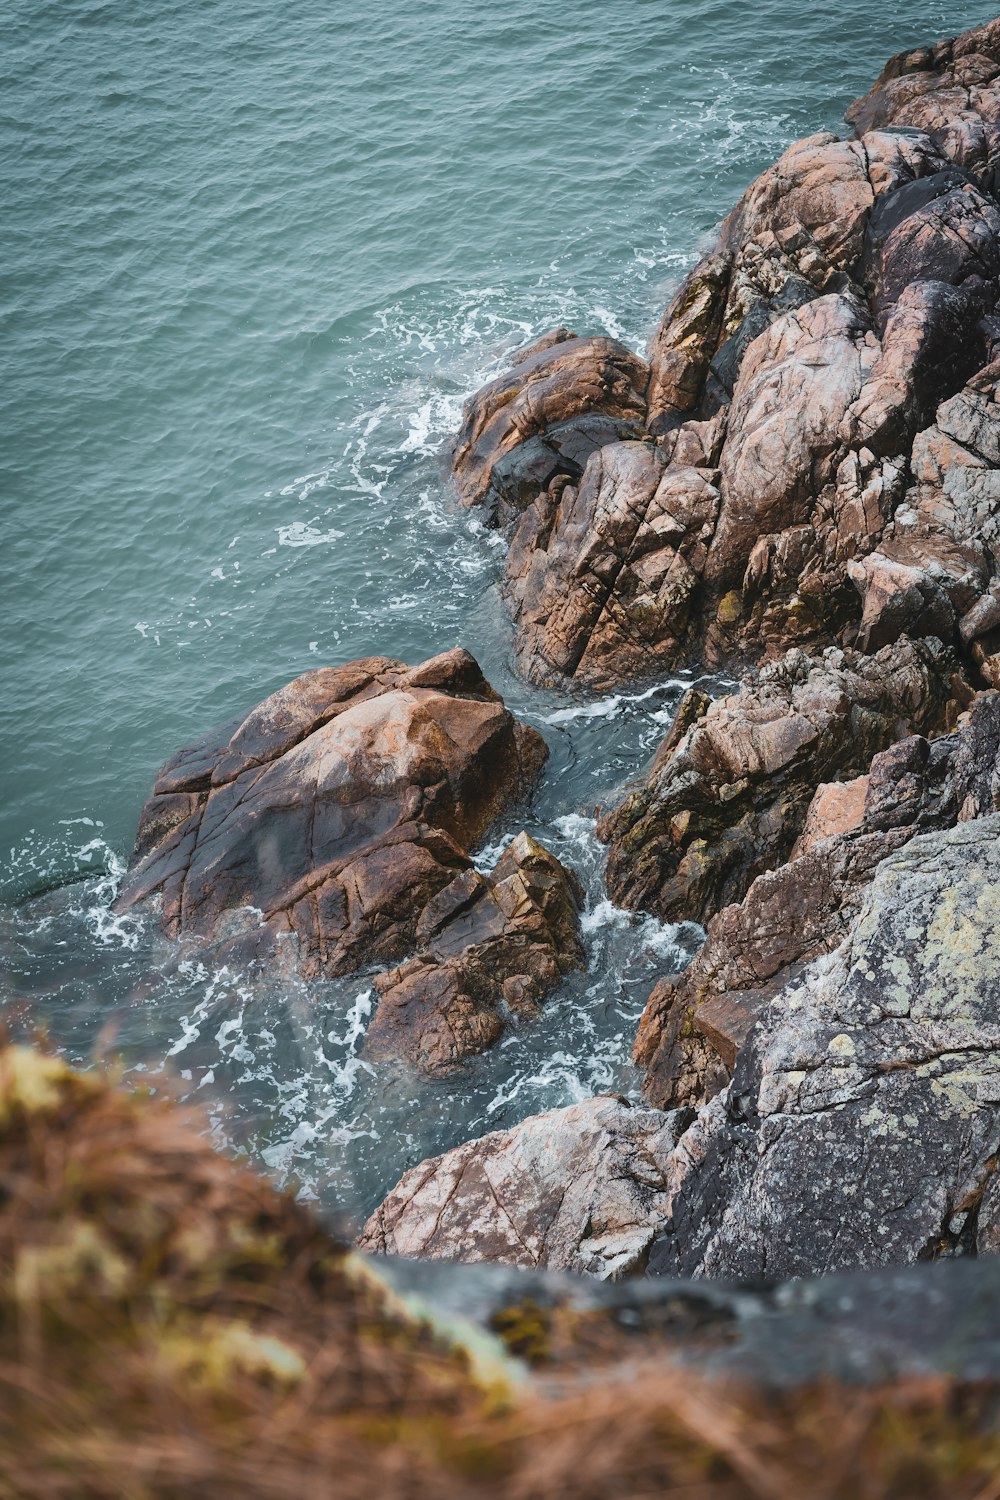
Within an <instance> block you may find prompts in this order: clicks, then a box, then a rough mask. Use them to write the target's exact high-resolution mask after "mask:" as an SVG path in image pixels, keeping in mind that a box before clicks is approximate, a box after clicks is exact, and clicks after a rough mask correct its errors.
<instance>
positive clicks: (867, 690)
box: [598, 639, 965, 925]
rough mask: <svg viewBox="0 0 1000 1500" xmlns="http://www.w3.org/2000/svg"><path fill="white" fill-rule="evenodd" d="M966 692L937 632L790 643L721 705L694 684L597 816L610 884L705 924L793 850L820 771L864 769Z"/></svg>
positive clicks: (644, 903)
mask: <svg viewBox="0 0 1000 1500" xmlns="http://www.w3.org/2000/svg"><path fill="white" fill-rule="evenodd" d="M964 692H965V689H964V685H963V684H962V683H961V681H960V680H958V679H957V678H956V677H955V674H954V661H953V659H952V657H951V655H950V653H949V652H948V651H947V650H945V649H944V648H943V647H942V646H941V645H940V643H939V642H938V641H936V640H933V639H930V640H926V641H916V642H914V641H910V640H909V639H901V640H899V641H897V642H895V643H894V644H893V645H892V646H889V647H886V648H884V649H883V650H882V651H880V652H878V653H877V654H876V655H875V656H872V657H866V656H861V655H860V654H858V653H856V652H844V651H840V650H838V649H836V648H831V649H829V650H828V651H827V652H826V653H825V654H824V655H823V656H820V657H809V656H807V655H806V654H805V653H804V652H802V651H799V650H793V651H790V652H789V653H788V654H787V655H786V656H785V657H784V658H783V659H782V660H781V661H778V662H773V663H770V664H769V665H768V666H766V667H765V668H764V669H763V670H762V671H761V672H760V674H759V677H758V678H756V680H751V681H749V682H747V683H746V684H745V685H744V686H743V687H742V689H741V690H740V691H739V692H738V693H735V694H732V695H730V696H727V697H723V698H718V699H716V700H715V701H714V702H712V701H710V700H709V699H708V698H707V696H706V695H705V694H704V693H702V692H701V691H700V690H699V689H692V690H691V691H690V692H689V693H688V694H687V696H686V697H685V698H684V699H683V700H682V702H681V705H680V708H679V710H678V714H677V717H676V719H675V722H674V726H673V728H672V729H671V731H670V733H669V734H668V735H667V737H666V739H665V740H664V741H663V743H662V745H661V746H660V749H659V750H658V752H657V754H656V757H655V759H654V761H653V764H652V766H651V767H650V770H649V772H648V773H647V774H646V776H645V777H644V778H643V780H642V781H641V782H639V783H638V784H637V785H636V786H635V787H634V788H633V789H632V790H631V791H629V792H628V794H627V795H626V797H625V798H624V800H623V801H622V803H621V804H620V806H618V807H617V808H616V809H614V810H613V811H611V812H610V813H608V814H606V815H605V816H604V817H603V818H602V819H601V820H600V821H599V823H598V834H599V836H600V837H601V838H602V839H604V840H605V842H607V843H609V844H610V849H609V853H608V866H607V883H608V890H609V893H610V894H611V896H612V898H613V899H614V900H615V901H616V902H617V903H618V904H619V905H622V906H627V907H631V908H640V909H642V910H645V911H651V912H653V913H655V914H656V915H658V916H659V917H660V918H661V919H662V920H663V921H668V922H674V921H685V920H691V921H696V922H700V923H702V924H703V925H704V923H705V922H707V921H708V919H709V918H710V917H711V916H712V915H713V914H714V913H715V912H716V911H718V910H719V909H720V907H723V906H727V905H729V904H730V903H731V902H733V901H739V900H741V899H742V898H743V896H744V895H745V894H746V891H747V889H748V887H749V886H750V884H751V882H752V881H753V880H754V878H755V877H756V876H757V875H759V874H761V873H762V872H763V871H765V870H768V869H772V868H773V867H774V866H775V865H777V864H779V863H780V862H781V861H782V860H784V859H786V858H787V857H788V855H789V854H790V852H791V850H792V846H793V845H794V843H795V841H796V839H797V838H798V837H799V834H800V833H801V831H802V828H803V824H804V822H805V818H806V813H807V810H808V807H809V804H810V802H811V800H812V797H813V793H814V792H815V790H816V787H817V786H818V785H819V784H820V783H821V782H827V781H841V780H845V779H847V778H849V777H852V776H856V775H860V774H861V773H863V772H865V771H867V769H868V767H869V765H870V763H871V760H872V757H873V755H875V754H876V753H877V752H878V751H880V750H883V749H885V748H886V747H887V746H889V745H891V744H892V743H893V742H894V741H895V740H897V739H899V738H900V737H901V736H903V735H906V734H908V733H912V732H918V733H927V732H930V731H932V730H934V729H938V728H940V727H942V726H943V725H944V722H945V720H946V718H947V716H948V713H949V708H948V705H949V703H952V705H953V709H952V711H954V703H955V696H954V695H955V694H956V693H958V694H959V695H962V694H963V693H964Z"/></svg>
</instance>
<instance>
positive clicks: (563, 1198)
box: [358, 1095, 676, 1280]
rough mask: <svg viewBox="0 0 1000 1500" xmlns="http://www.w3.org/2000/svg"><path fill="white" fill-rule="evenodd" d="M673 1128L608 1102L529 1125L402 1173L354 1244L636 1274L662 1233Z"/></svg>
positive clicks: (651, 1113)
mask: <svg viewBox="0 0 1000 1500" xmlns="http://www.w3.org/2000/svg"><path fill="white" fill-rule="evenodd" d="M675 1123H676V1122H675V1121H674V1120H673V1119H672V1117H671V1116H669V1115H666V1114H661V1113H660V1112H659V1111H658V1110H652V1109H633V1108H631V1107H630V1106H629V1105H628V1103H626V1102H625V1101H624V1100H621V1099H619V1098H617V1097H616V1096H614V1095H605V1096H602V1097H599V1098H596V1099H587V1100H585V1101H584V1102H583V1103H582V1104H574V1105H571V1106H570V1107H569V1108H567V1109H556V1110H552V1111H551V1112H550V1113H548V1114H544V1115H535V1116H533V1117H532V1118H531V1119H528V1120H525V1121H524V1123H523V1124H521V1125H516V1126H515V1127H514V1128H513V1129H512V1130H506V1131H497V1132H495V1133H494V1134H492V1135H485V1136H483V1137H482V1138H481V1139H480V1140H478V1141H468V1142H466V1143H465V1144H464V1145H462V1146H456V1147H455V1148H454V1150H452V1151H447V1152H445V1154H444V1155H443V1156H438V1157H434V1158H433V1159H432V1160H429V1161H424V1162H421V1163H420V1165H419V1166H416V1167H412V1168H411V1169H410V1171H409V1172H407V1173H406V1174H405V1175H404V1176H403V1177H402V1178H401V1179H400V1181H399V1182H398V1183H397V1185H396V1186H395V1187H394V1188H393V1189H392V1191H391V1192H390V1193H389V1194H388V1196H387V1197H386V1199H385V1201H384V1202H383V1203H382V1204H380V1206H379V1207H378V1208H377V1209H376V1210H375V1212H374V1213H373V1214H372V1216H371V1218H370V1219H369V1220H368V1222H367V1224H366V1225H365V1227H364V1230H363V1231H362V1234H361V1237H360V1239H359V1240H358V1244H359V1246H360V1247H361V1248H362V1249H363V1250H371V1251H375V1252H376V1253H378V1254H387V1255H400V1256H408V1257H414V1258H416V1257H419V1258H421V1259H427V1260H456V1261H458V1260H460V1261H499V1262H501V1263H503V1264H505V1265H515V1266H526V1267H548V1268H549V1269H551V1270H567V1271H578V1272H584V1273H586V1274H588V1275H591V1276H596V1277H598V1278H599V1279H601V1280H618V1279H619V1278H620V1277H621V1276H624V1275H628V1274H635V1273H636V1272H641V1271H642V1270H643V1268H644V1267H645V1263H646V1257H647V1255H648V1253H649V1248H650V1246H651V1245H652V1243H653V1240H654V1238H655V1236H656V1233H657V1230H658V1228H660V1227H662V1224H661V1220H662V1205H663V1204H665V1202H666V1201H667V1191H668V1186H669V1184H668V1180H667V1176H666V1173H665V1170H664V1169H665V1166H666V1163H667V1160H668V1158H669V1156H670V1153H671V1151H672V1149H673V1146H674V1142H675V1128H674V1127H675Z"/></svg>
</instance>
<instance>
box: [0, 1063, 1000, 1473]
mask: <svg viewBox="0 0 1000 1500" xmlns="http://www.w3.org/2000/svg"><path fill="white" fill-rule="evenodd" d="M198 1124H199V1122H192V1121H191V1120H190V1119H189V1118H187V1117H186V1115H185V1113H184V1112H183V1111H182V1110H180V1109H178V1108H177V1107H176V1106H175V1105H173V1104H171V1103H170V1102H169V1101H168V1100H165V1099H162V1098H152V1097H149V1096H147V1095H135V1094H129V1093H127V1092H125V1091H124V1090H119V1089H115V1088H113V1087H111V1086H110V1085H109V1084H108V1083H107V1082H106V1081H105V1080H104V1079H102V1078H100V1077H98V1076H96V1075H87V1076H81V1075H79V1074H76V1073H73V1072H71V1071H70V1070H69V1069H67V1068H65V1067H64V1066H63V1065H62V1064H61V1063H59V1062H58V1061H56V1060H54V1059H52V1058H49V1057H46V1056H44V1055H43V1054H41V1053H39V1052H31V1051H27V1050H24V1049H17V1048H12V1047H4V1048H2V1049H0V1318H2V1323H0V1500H15V1497H16V1500H70V1497H74V1500H75V1497H80V1496H93V1497H101V1500H104V1497H108V1500H111V1497H114V1500H119V1497H125V1500H173V1497H181V1496H185V1497H187V1496H196V1497H201V1496H206V1497H211V1500H230V1497H233V1500H235V1497H237V1496H239V1497H241V1500H244V1497H246V1500H362V1497H364V1500H368V1497H372V1500H375V1497H378V1500H382V1497H384V1500H410V1497H413V1500H431V1497H434V1500H450V1497H455V1496H467V1495H476V1496H479V1495H481V1496H485V1497H496V1500H557V1497H558V1500H562V1497H566V1500H570V1497H572V1500H597V1497H609V1500H610V1497H614V1500H645V1497H650V1500H652V1497H653V1496H656V1497H674V1500H682V1497H683V1500H695V1497H698V1500H745V1497H755V1500H765V1497H766V1500H806V1497H808V1500H910V1497H913V1500H918V1497H919V1500H938V1497H941V1500H944V1497H945V1496H947V1497H948V1500H1000V1438H998V1436H997V1428H996V1412H997V1406H996V1391H995V1390H994V1389H993V1388H971V1387H958V1386H956V1385H954V1384H952V1383H949V1382H947V1381H940V1382H931V1383H924V1384H919V1385H917V1384H913V1385H907V1386H905V1387H901V1388H896V1389H893V1390H887V1391H881V1392H866V1393H864V1392H853V1393H847V1392H844V1391H840V1390H836V1389H831V1390H822V1391H810V1392H804V1393H799V1394H797V1395H796V1396H795V1397H789V1398H785V1399H782V1400H781V1401H778V1400H777V1399H776V1398H774V1397H770V1398H768V1399H767V1400H765V1399H763V1398H761V1397H759V1396H754V1395H753V1394H752V1393H739V1392H735V1391H728V1392H727V1391H725V1390H723V1389H721V1388H719V1387H717V1386H713V1387H710V1386H698V1385H697V1384H695V1383H693V1382H692V1381H691V1379H690V1378H689V1377H687V1376H680V1375H678V1374H677V1373H676V1372H675V1371H673V1370H671V1368H670V1367H669V1366H668V1365H666V1364H664V1363H663V1362H662V1361H659V1362H658V1361H654V1360H647V1361H646V1362H644V1363H642V1364H637V1363H632V1364H630V1365H628V1366H625V1365H624V1364H619V1365H610V1366H604V1367H602V1368H601V1369H600V1371H599V1378H598V1379H596V1380H595V1379H594V1378H592V1377H593V1375H594V1370H593V1367H592V1366H591V1367H590V1369H589V1374H590V1376H591V1378H590V1379H589V1380H587V1381H585V1382H584V1381H581V1382H580V1384H579V1388H578V1389H572V1381H571V1380H570V1378H569V1377H568V1376H567V1374H566V1371H565V1370H561V1371H560V1372H559V1376H558V1379H559V1384H560V1391H561V1394H557V1393H556V1392H555V1391H554V1390H553V1389H551V1388H549V1387H547V1386H546V1382H545V1377H542V1378H541V1379H536V1380H534V1381H533V1382H528V1383H525V1384H523V1385H513V1386H511V1385H508V1386H506V1387H499V1386H497V1385H496V1384H495V1383H494V1384H490V1383H489V1381H484V1379H483V1378H482V1374H481V1371H480V1375H479V1377H478V1378H476V1377H474V1375H473V1373H472V1363H471V1362H470V1359H469V1358H468V1357H467V1355H466V1353H465V1352H464V1351H463V1350H462V1349H461V1348H456V1347H454V1346H451V1347H449V1346H448V1345H446V1344H444V1343H443V1342H442V1341H441V1339H440V1338H439V1337H438V1336H436V1335H435V1334H434V1333H432V1331H431V1330H430V1329H428V1328H426V1327H423V1326H419V1325H417V1324H415V1323H414V1322H413V1321H412V1320H411V1319H409V1318H408V1317H407V1315H406V1314H405V1313H404V1312H403V1310H402V1309H401V1308H399V1307H398V1306H395V1305H394V1304H393V1301H392V1299H391V1298H390V1297H388V1296H387V1294H385V1293H384V1291H383V1290H382V1289H381V1287H380V1285H379V1284H378V1282H377V1281H376V1280H375V1279H374V1278H373V1277H371V1276H370V1275H368V1274H366V1273H365V1272H364V1270H363V1268H362V1267H361V1265H360V1263H359V1262H358V1261H357V1260H356V1258H355V1257H353V1256H351V1255H350V1254H348V1253H347V1252H346V1251H345V1250H344V1249H343V1247H341V1246H339V1245H337V1244H336V1243H334V1242H333V1241H332V1240H331V1239H330V1238H329V1237H328V1235H327V1234H326V1233H325V1231H323V1230H322V1229H321V1228H320V1227H319V1226H318V1225H317V1224H316V1223H315V1222H314V1220H313V1219H312V1218H311V1217H310V1216H309V1214H307V1213H306V1212H305V1211H304V1210H303V1209H302V1208H300V1207H298V1206H297V1205H296V1204H295V1203H294V1202H292V1201H291V1200H290V1199H288V1198H287V1197H284V1196H282V1195H281V1194H278V1193H276V1192H275V1191H274V1190H273V1188H271V1187H270V1186H269V1185H268V1184H267V1183H266V1182H265V1181H264V1180H263V1179H261V1178H259V1177H257V1176H255V1175H253V1174H252V1173H250V1172H248V1171H246V1170H243V1169H241V1168H240V1167H238V1166H236V1165H234V1164H233V1163H231V1162H229V1161H226V1160H224V1159H223V1158H221V1157H219V1156H217V1155H215V1153H214V1152H213V1151H212V1150H211V1148H210V1146H209V1145H208V1143H207V1142H206V1141H205V1139H204V1137H203V1136H202V1135H201V1134H200V1133H199V1129H198ZM553 1378H554V1377H549V1382H550V1385H551V1381H552V1379H553Z"/></svg>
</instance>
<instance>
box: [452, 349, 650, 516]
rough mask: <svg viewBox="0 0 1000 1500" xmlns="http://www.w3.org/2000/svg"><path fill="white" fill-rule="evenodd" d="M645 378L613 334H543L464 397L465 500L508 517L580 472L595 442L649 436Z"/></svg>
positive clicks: (460, 459)
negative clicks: (494, 376)
mask: <svg viewBox="0 0 1000 1500" xmlns="http://www.w3.org/2000/svg"><path fill="white" fill-rule="evenodd" d="M648 382H649V367H648V365H647V364H646V363H645V361H644V360H641V359H639V357H638V356H637V355H635V354H633V353H632V352H631V350H630V349H627V348H626V347H625V345H624V344H620V343H618V342H617V340H615V339H609V338H577V337H576V335H574V334H572V333H569V332H568V331H567V330H566V329H565V328H557V329H555V330H554V331H553V332H552V333H549V334H546V335H545V337H544V338H542V339H540V340H539V341H538V343H536V344H533V345H531V347H530V348H528V349H526V350H523V351H522V352H521V354H520V355H519V356H518V357H517V359H516V361H515V363H514V368H513V369H512V370H510V371H508V373H507V374H506V375H501V376H500V377H499V378H498V379H497V380H494V381H492V382H491V383H490V384H489V385H486V386H484V387H483V389H482V390H481V391H478V392H477V393H476V395H475V396H474V397H473V398H472V400H471V401H469V402H468V404H467V405H466V408H465V413H464V417H463V422H462V428H461V431H460V432H459V434H458V437H457V438H456V440H455V448H454V453H453V457H452V472H453V474H454V478H455V484H456V487H457V490H458V493H459V496H460V498H461V500H462V502H463V504H465V505H481V506H484V507H485V509H486V511H487V515H488V517H489V518H490V520H491V521H492V522H493V523H495V524H499V525H506V524H507V523H508V522H509V521H511V520H513V519H515V518H516V517H517V516H518V515H520V513H521V512H522V511H523V510H524V509H525V508H526V507H527V506H528V505H529V504H530V503H531V501H532V500H533V499H534V498H535V496H536V495H538V494H539V493H541V492H542V491H543V490H545V489H546V488H547V487H548V486H549V484H551V483H552V482H553V480H555V479H557V478H560V477H561V478H562V479H564V480H565V479H566V478H567V477H568V478H572V479H577V478H579V476H580V475H581V474H582V473H583V470H584V468H585V466H586V462H587V459H588V458H589V456H590V454H591V453H592V452H594V451H595V449H598V448H600V447H601V446H603V445H604V444H605V443H609V442H616V441H619V440H621V439H623V438H638V437H641V436H642V435H643V434H644V424H645V418H646V387H647V384H648Z"/></svg>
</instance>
